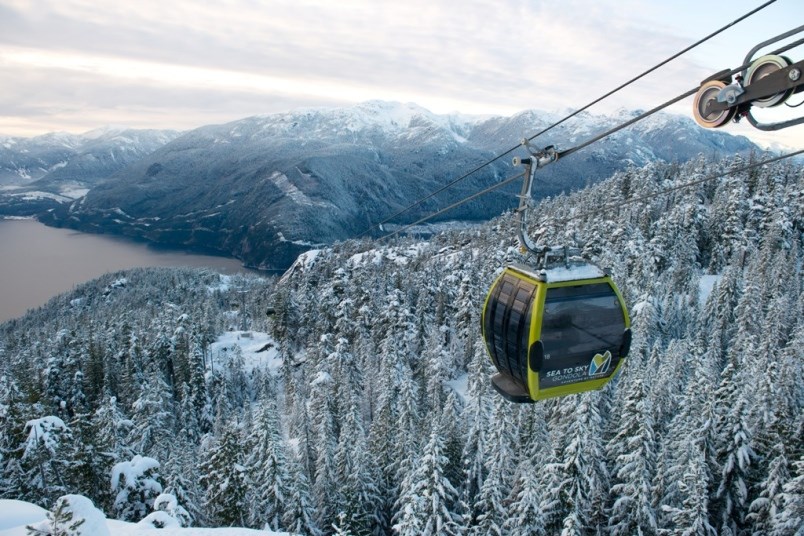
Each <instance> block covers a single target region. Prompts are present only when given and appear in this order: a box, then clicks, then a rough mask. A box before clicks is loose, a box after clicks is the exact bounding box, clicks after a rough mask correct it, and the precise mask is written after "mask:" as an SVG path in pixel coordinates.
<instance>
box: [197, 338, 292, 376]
mask: <svg viewBox="0 0 804 536" xmlns="http://www.w3.org/2000/svg"><path fill="white" fill-rule="evenodd" d="M238 348H239V350H240V352H241V354H242V355H243V361H244V363H245V369H246V370H247V371H251V370H253V369H255V368H261V369H268V370H271V371H274V372H275V371H278V370H279V367H280V366H281V365H282V360H281V359H280V358H279V352H278V350H277V348H278V345H277V344H276V341H275V340H274V339H273V337H271V336H270V335H268V334H267V333H262V332H259V331H228V332H226V333H224V334H223V335H221V336H220V337H218V340H216V341H215V342H213V343H212V345H211V346H210V351H211V352H212V359H213V361H214V363H215V366H216V367H218V366H223V365H224V364H225V363H226V362H227V361H229V360H230V359H232V357H233V356H234V355H236V352H237V349H238Z"/></svg>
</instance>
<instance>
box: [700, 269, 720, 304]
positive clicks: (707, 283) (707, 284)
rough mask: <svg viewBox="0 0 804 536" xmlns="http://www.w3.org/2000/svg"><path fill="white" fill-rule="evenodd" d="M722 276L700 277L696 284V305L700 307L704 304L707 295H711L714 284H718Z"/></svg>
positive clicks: (707, 297)
mask: <svg viewBox="0 0 804 536" xmlns="http://www.w3.org/2000/svg"><path fill="white" fill-rule="evenodd" d="M722 277H723V276H721V275H702V276H701V280H700V281H699V282H698V303H700V304H701V305H703V304H705V303H706V300H708V299H709V295H710V294H712V289H713V288H714V286H715V283H718V282H719V281H720V279H721V278H722Z"/></svg>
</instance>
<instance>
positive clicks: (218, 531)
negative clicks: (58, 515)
mask: <svg viewBox="0 0 804 536" xmlns="http://www.w3.org/2000/svg"><path fill="white" fill-rule="evenodd" d="M69 497H76V496H75V495H70V496H69ZM87 502H89V500H88V499H87ZM98 513H99V514H100V515H101V516H102V515H103V514H102V513H100V512H99V511H98ZM46 517H47V512H46V511H45V510H44V509H43V508H40V507H38V506H36V505H34V504H31V503H27V502H23V501H14V500H8V499H2V500H0V536H26V535H27V534H28V532H27V530H26V529H25V526H26V525H30V524H32V523H40V522H42V521H44V520H45V519H46ZM97 522H98V521H97V520H95V519H93V523H97ZM100 522H102V521H100ZM88 525H89V524H87V529H88V531H83V532H82V534H84V535H85V536H94V535H95V534H99V533H100V534H103V530H102V528H101V529H100V532H99V531H98V530H95V531H94V532H93V529H92V526H88ZM105 525H106V527H107V528H108V529H109V532H108V533H109V534H111V535H112V536H142V535H144V534H153V535H154V536H280V535H283V534H284V535H287V534H288V533H285V532H273V531H269V530H253V529H244V528H239V527H226V528H195V527H189V528H181V527H165V528H162V529H158V528H156V527H154V526H153V525H150V524H148V523H142V522H141V523H139V524H138V523H126V522H125V521H117V520H114V519H106V520H105ZM96 526H97V525H96Z"/></svg>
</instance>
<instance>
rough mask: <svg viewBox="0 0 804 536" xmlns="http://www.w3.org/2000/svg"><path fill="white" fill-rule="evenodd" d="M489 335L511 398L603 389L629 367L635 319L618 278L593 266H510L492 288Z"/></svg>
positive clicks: (486, 313)
mask: <svg viewBox="0 0 804 536" xmlns="http://www.w3.org/2000/svg"><path fill="white" fill-rule="evenodd" d="M481 323H482V330H483V338H484V339H485V341H486V348H487V349H488V352H489V355H490V356H491V360H492V361H493V362H494V365H495V367H497V370H498V371H499V373H498V374H495V375H494V376H493V377H492V384H493V386H494V388H495V389H496V390H497V391H498V392H499V393H500V394H501V395H503V396H504V397H505V398H506V399H508V400H510V401H512V402H534V401H536V400H543V399H546V398H552V397H556V396H564V395H570V394H575V393H581V392H584V391H591V390H594V389H601V388H602V387H604V386H605V385H606V384H607V383H608V382H609V381H611V380H612V379H613V378H614V377H615V376H616V374H617V373H618V372H619V370H620V368H621V367H622V365H623V363H624V361H625V357H626V356H627V355H628V350H629V347H630V345H631V329H630V327H631V324H630V319H629V317H628V311H627V309H626V307H625V302H624V301H623V298H622V295H621V294H620V292H619V290H618V289H617V287H616V285H615V284H614V282H613V281H612V280H611V277H610V276H609V275H608V274H606V273H605V272H603V271H602V270H600V269H599V268H598V267H596V266H594V265H589V264H584V265H581V266H572V267H568V268H565V267H559V268H550V269H541V270H534V269H531V268H528V267H525V266H520V265H512V266H508V267H507V268H505V270H504V271H503V273H502V274H501V275H500V276H499V277H498V278H497V280H496V281H495V282H494V284H493V285H492V287H491V290H490V291H489V294H488V297H487V298H486V302H485V304H484V307H483V314H482V318H481Z"/></svg>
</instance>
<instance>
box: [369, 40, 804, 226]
mask: <svg viewBox="0 0 804 536" xmlns="http://www.w3.org/2000/svg"><path fill="white" fill-rule="evenodd" d="M801 44H804V39H801V40H798V41H795V42H793V43H789V44H787V45H785V46H783V47H780V48H778V49H776V50H774V51H773V52H771V54H774V55H777V54H781V53H783V52H785V51H787V50H790V49H791V48H794V47H796V46H799V45H801ZM750 65H751V64H750V63H747V64H745V65H741V66H739V67H736V68H734V69H731V70H728V71H724V72H722V73H718V74H719V75H720V76H721V77H725V76H733V75H735V74H738V73H741V72H744V71H745V70H746V69H748V68H749V67H750ZM698 89H699V88H698V87H695V88H692V89H690V90H688V91H685V92H684V93H682V94H680V95H678V96H676V97H673V98H672V99H670V100H668V101H666V102H664V103H662V104H660V105H659V106H656V107H654V108H651V109H650V110H648V111H647V112H644V113H642V114H639V115H637V116H635V117H634V118H632V119H630V120H628V121H625V122H624V123H621V124H619V125H617V126H615V127H613V128H611V129H609V130H607V131H605V132H603V133H601V134H598V135H597V136H594V137H592V138H590V139H589V140H586V141H585V142H583V143H581V144H579V145H577V146H575V147H572V148H570V149H567V150H564V151H559V152H558V159H559V160H560V159H562V158H566V157H567V156H569V155H571V154H573V153H575V152H577V151H580V150H581V149H584V148H586V147H588V146H590V145H592V144H594V143H596V142H598V141H600V140H602V139H603V138H606V137H608V136H610V135H612V134H614V133H616V132H619V131H620V130H622V129H624V128H627V127H629V126H631V125H633V124H635V123H637V122H639V121H642V120H643V119H645V118H647V117H649V116H651V115H653V114H655V113H657V112H659V111H661V110H663V109H665V108H667V107H669V106H671V105H673V104H675V103H677V102H679V101H681V100H683V99H685V98H687V97H690V96H691V95H694V94H695V93H696V92H697V91H698ZM796 154H797V153H796ZM793 156H795V154H793ZM521 176H522V175H518V176H517V177H515V178H519V177H521ZM513 181H514V178H513V177H512V178H510V179H506V180H505V181H503V182H502V183H499V184H497V185H494V186H492V187H490V188H486V189H485V190H483V191H482V192H479V193H476V194H472V195H471V196H469V197H468V198H465V199H462V200H460V201H457V202H455V203H453V204H451V205H450V206H448V207H446V208H444V209H441V210H439V211H438V212H435V213H433V214H431V215H429V216H425V217H424V218H421V219H419V220H418V221H416V222H413V223H411V224H408V225H405V226H404V227H401V228H400V229H397V230H395V231H393V232H391V233H389V234H387V235H385V236H382V237H380V240H384V239H386V238H391V237H393V236H396V235H399V234H401V233H404V232H405V231H407V230H408V229H410V228H412V227H414V226H416V225H421V224H422V223H424V222H426V221H428V220H431V219H433V218H435V217H438V216H440V215H441V214H443V213H445V212H447V211H449V210H452V209H453V208H456V207H458V206H461V205H463V204H464V203H466V202H468V201H470V200H472V199H475V198H477V197H479V196H480V195H485V194H486V193H489V192H491V191H494V190H496V189H497V188H501V187H503V186H505V185H507V184H510V183H511V182H513Z"/></svg>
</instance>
